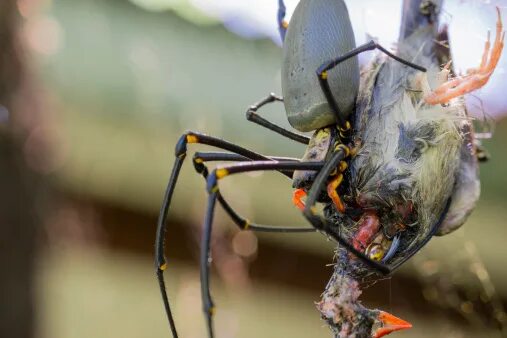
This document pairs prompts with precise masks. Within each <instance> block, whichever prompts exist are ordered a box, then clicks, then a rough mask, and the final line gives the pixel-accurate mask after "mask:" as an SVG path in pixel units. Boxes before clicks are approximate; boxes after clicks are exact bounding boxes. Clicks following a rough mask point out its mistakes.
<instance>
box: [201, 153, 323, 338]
mask: <svg viewBox="0 0 507 338" xmlns="http://www.w3.org/2000/svg"><path fill="white" fill-rule="evenodd" d="M323 165H324V164H323V163H321V162H276V161H252V162H242V163H237V164H234V165H229V166H225V167H222V168H218V169H214V170H213V171H212V172H211V173H210V174H209V175H208V178H207V180H206V189H207V191H208V207H207V209H206V216H205V220H204V228H203V233H202V241H201V259H200V266H201V295H202V303H203V310H204V314H205V317H206V324H207V329H208V336H209V337H210V338H212V337H214V334H213V319H212V317H213V314H214V305H213V300H212V298H211V292H210V287H209V267H210V240H211V231H212V225H213V216H214V213H215V206H216V201H217V199H218V196H220V191H219V187H218V181H219V180H221V179H223V178H225V177H227V176H230V175H233V174H238V173H247V172H253V171H267V170H277V171H287V170H289V171H293V170H315V171H318V170H320V169H321V168H322V167H323Z"/></svg>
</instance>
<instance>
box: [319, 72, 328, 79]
mask: <svg viewBox="0 0 507 338" xmlns="http://www.w3.org/2000/svg"><path fill="white" fill-rule="evenodd" d="M320 78H321V79H322V80H326V79H327V72H322V74H320Z"/></svg>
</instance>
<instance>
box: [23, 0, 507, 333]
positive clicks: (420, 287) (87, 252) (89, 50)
mask: <svg viewBox="0 0 507 338" xmlns="http://www.w3.org/2000/svg"><path fill="white" fill-rule="evenodd" d="M175 3H177V2H175ZM174 7H175V8H176V10H174V11H148V10H146V9H145V8H142V7H138V6H137V5H136V4H134V3H132V2H129V1H125V0H107V1H106V0H102V1H99V0H72V1H70V0H54V1H49V0H48V1H42V2H40V1H28V0H25V1H18V10H19V12H20V13H21V16H22V17H23V20H24V21H23V26H22V28H21V34H22V36H23V38H24V41H25V44H26V50H27V52H28V53H29V55H30V58H29V60H28V62H29V66H28V69H29V70H30V72H31V74H32V76H33V78H34V79H35V80H34V82H36V83H37V84H38V85H37V86H36V87H35V89H34V91H35V92H36V93H37V95H38V96H39V97H41V98H42V99H41V100H39V102H38V103H39V104H40V107H39V109H43V110H44V111H45V113H44V114H43V115H42V116H43V118H44V120H45V122H44V123H41V124H40V125H39V126H38V127H35V128H34V130H35V131H34V132H38V133H41V134H42V135H43V138H44V139H45V144H47V145H48V149H50V151H49V155H47V156H46V155H45V156H44V159H43V160H41V161H35V162H33V161H32V162H33V163H34V164H33V163H32V162H31V160H30V158H28V159H27V161H28V163H29V165H30V163H32V164H33V165H31V168H32V169H33V170H34V171H35V172H37V173H38V174H40V175H41V177H43V180H44V181H45V182H48V183H49V184H48V185H47V188H45V189H46V190H45V192H44V194H43V195H42V196H43V198H41V199H42V200H43V202H42V207H41V208H46V209H47V210H46V211H45V212H44V213H43V214H44V217H42V219H41V221H40V224H41V231H40V235H39V237H40V238H42V242H43V244H42V245H41V248H40V250H39V251H38V252H37V253H36V275H35V285H36V286H35V290H36V291H35V295H36V298H35V307H34V308H35V330H36V332H37V336H40V337H45V338H80V337H169V336H170V332H169V329H168V326H167V323H166V319H165V314H164V311H163V307H162V302H161V300H160V297H159V290H158V285H157V282H156V279H155V275H154V268H153V258H152V255H153V242H154V236H155V222H156V217H157V213H158V208H159V206H160V203H161V199H162V195H163V189H164V188H165V185H166V182H167V179H168V176H169V172H170V169H171V166H172V162H173V149H174V145H175V142H176V140H177V139H178V137H179V135H180V134H181V133H182V132H184V131H185V130H190V129H191V130H199V131H203V132H206V133H208V134H211V135H216V136H220V137H223V138H225V139H227V140H230V141H233V142H235V143H238V144H240V145H243V146H246V147H248V148H250V149H253V150H256V151H259V152H261V153H263V154H272V155H279V156H294V157H300V156H301V155H302V153H303V152H304V147H302V146H301V145H299V144H295V143H292V142H290V141H288V140H285V139H283V138H281V137H279V136H277V135H275V134H273V133H271V132H270V131H268V130H265V129H263V128H260V127H258V126H256V125H252V124H250V123H249V122H247V121H246V119H245V111H246V108H247V107H248V106H249V105H250V104H252V103H254V102H256V101H257V100H259V99H260V98H262V97H264V96H265V95H266V94H268V93H269V92H271V91H273V92H276V93H280V58H281V50H280V48H279V47H278V46H276V45H275V44H274V43H273V42H271V41H269V40H247V39H242V38H240V37H238V36H236V35H234V34H232V33H230V32H228V31H227V30H226V29H225V28H224V27H223V26H222V25H221V24H219V23H218V22H215V21H213V20H212V19H209V18H206V17H204V16H203V15H202V14H198V12H196V11H195V10H192V9H191V7H190V6H189V5H185V2H180V5H175V6H174ZM504 57H505V56H504ZM41 107H42V108H41ZM265 114H266V116H269V119H271V120H272V121H275V122H277V123H279V124H281V125H284V126H287V127H289V126H288V123H287V121H286V119H285V115H284V113H283V106H282V105H274V106H273V107H270V108H267V109H266V113H265ZM36 135H37V134H36ZM28 140H30V136H29V137H28ZM35 140H36V141H33V140H32V141H31V142H32V143H34V142H35V144H37V138H36V139H35ZM27 142H28V141H27ZM505 144H507V123H506V122H505V121H503V122H502V121H499V122H498V123H497V125H496V132H495V135H494V138H493V139H492V140H487V141H485V146H486V147H487V149H488V150H489V151H490V153H491V155H492V160H491V161H490V162H488V163H486V164H484V165H482V166H481V179H482V196H481V200H480V203H479V205H478V206H477V209H476V211H475V212H474V213H473V214H472V216H471V217H470V220H469V221H468V222H467V224H466V225H465V226H464V227H463V229H461V230H459V231H457V232H456V233H453V234H452V235H449V236H447V237H443V238H435V239H434V240H433V241H432V242H431V243H430V244H429V245H428V247H427V248H425V249H424V250H423V251H422V252H421V253H419V254H418V255H417V256H416V257H415V258H414V259H413V260H412V261H410V262H408V263H407V264H406V266H405V267H404V268H402V269H401V270H400V271H399V272H397V273H396V274H395V276H394V277H392V278H390V279H387V280H384V281H380V282H379V283H377V284H376V285H374V286H373V287H371V288H369V289H367V290H365V295H364V302H365V304H367V305H368V306H372V307H373V306H377V307H379V308H381V309H384V310H386V311H389V312H392V313H394V314H395V315H398V316H400V317H401V318H404V319H406V320H408V321H410V322H412V323H413V324H414V328H413V329H412V330H409V331H406V332H400V333H395V334H393V337H395V336H397V337H501V336H502V330H503V333H504V334H505V333H506V331H505V325H506V316H505V313H504V312H503V310H502V309H503V304H504V303H505V302H506V300H507V283H506V281H507V269H506V266H507V264H506V258H505V257H506V255H507V245H506V243H505V241H506V240H507V226H506V221H505V220H506V219H507V208H506V202H505V196H506V194H507V176H506V173H507V159H506V157H505V155H506V154H507V153H506V151H505ZM197 148H199V149H207V148H206V147H198V146H197V147H193V148H191V151H193V150H196V149H197ZM23 149H24V151H25V152H27V151H28V150H27V149H26V147H25V148H23ZM35 149H37V147H35ZM34 156H35V157H37V156H36V155H34ZM221 190H222V192H223V193H224V195H226V196H228V197H229V199H230V200H231V201H233V204H234V206H235V207H237V208H238V209H239V210H240V211H241V213H242V214H244V215H248V218H250V219H252V220H256V221H258V222H263V223H267V224H278V225H290V224H304V221H303V218H302V217H301V216H300V214H299V212H298V210H297V209H295V208H294V207H293V206H292V204H291V193H292V189H291V184H290V181H287V180H286V179H285V178H283V177H281V176H280V175H276V174H273V173H267V174H255V175H247V176H244V177H232V178H230V179H229V178H228V179H227V180H225V181H223V185H222V186H221ZM205 199H206V193H205V190H204V182H203V180H202V178H201V177H200V176H198V175H197V174H196V173H195V172H194V170H193V168H192V165H191V163H190V162H189V163H186V164H185V165H184V167H183V170H182V176H181V179H180V182H179V185H178V187H177V189H176V192H175V198H174V203H173V206H172V210H171V216H170V224H169V231H168V240H167V243H168V250H167V255H168V258H169V268H168V270H167V281H168V285H169V295H170V297H171V299H172V300H174V304H175V305H174V307H175V317H176V321H177V324H178V329H179V330H180V333H181V337H185V338H186V337H204V336H205V331H204V325H203V322H204V321H203V317H202V311H201V304H200V286H199V275H198V266H197V257H198V245H197V243H198V241H199V236H200V235H199V231H200V225H201V222H202V220H203V212H204V209H205ZM38 205H40V203H39V204H38ZM215 224H216V227H215V229H216V233H215V235H214V237H213V245H214V248H215V249H213V256H214V259H215V260H214V263H215V266H214V270H213V278H212V283H213V284H212V288H213V292H214V293H215V294H216V296H215V303H216V305H217V316H216V332H217V333H218V337H293V338H296V337H329V336H330V334H329V332H328V329H327V328H326V327H325V325H324V323H323V322H322V321H320V319H319V314H318V312H317V311H316V310H315V306H314V302H315V301H318V300H319V297H320V293H321V292H322V291H323V289H324V286H325V284H326V282H327V279H328V278H329V277H330V275H331V272H332V269H331V267H329V264H331V263H332V261H333V244H332V243H330V242H328V241H327V240H326V239H325V238H324V237H323V236H321V235H318V234H297V235H281V234H271V235H259V236H257V235H255V234H252V233H239V232H238V231H237V230H236V228H235V227H234V225H233V224H232V222H230V221H229V220H228V219H227V218H226V217H224V215H223V213H222V212H221V211H219V212H218V215H217V217H216V221H215ZM502 323H503V324H502Z"/></svg>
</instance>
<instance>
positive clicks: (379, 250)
mask: <svg viewBox="0 0 507 338" xmlns="http://www.w3.org/2000/svg"><path fill="white" fill-rule="evenodd" d="M385 253H386V251H385V250H384V248H383V247H382V245H380V244H377V243H371V244H370V245H368V247H367V248H366V256H368V257H369V258H370V259H371V260H374V261H377V262H379V261H381V260H382V258H384V255H385Z"/></svg>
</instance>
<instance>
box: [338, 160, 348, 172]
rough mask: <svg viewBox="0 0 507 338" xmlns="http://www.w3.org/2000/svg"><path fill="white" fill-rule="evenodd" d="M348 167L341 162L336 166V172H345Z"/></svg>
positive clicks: (345, 163)
mask: <svg viewBox="0 0 507 338" xmlns="http://www.w3.org/2000/svg"><path fill="white" fill-rule="evenodd" d="M348 166H349V165H348V164H347V162H345V161H341V162H340V164H339V165H338V170H339V171H340V172H341V173H342V172H344V171H345V170H347V168H348Z"/></svg>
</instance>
